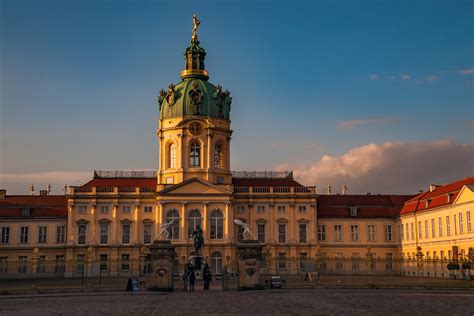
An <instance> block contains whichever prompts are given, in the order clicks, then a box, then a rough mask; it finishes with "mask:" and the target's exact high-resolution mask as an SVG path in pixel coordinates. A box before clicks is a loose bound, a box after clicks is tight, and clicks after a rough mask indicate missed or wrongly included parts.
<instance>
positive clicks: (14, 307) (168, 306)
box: [0, 289, 474, 316]
mask: <svg viewBox="0 0 474 316" xmlns="http://www.w3.org/2000/svg"><path fill="white" fill-rule="evenodd" d="M414 312H417V313H424V314H429V315H448V314H449V315H473V313H474V293H473V292H472V291H424V290H423V291H422V290H366V289H359V290H352V289H350V290H347V289H309V290H286V289H283V290H263V291H247V292H238V291H212V290H211V291H209V292H204V291H202V290H201V289H199V290H198V291H196V292H174V293H151V292H138V293H125V292H120V293H118V292H111V293H82V294H49V295H34V296H32V295H27V296H20V295H6V296H0V315H2V316H3V315H37V316H38V315H57V314H59V315H60V314H67V315H104V314H114V315H115V314H116V315H130V314H134V315H166V314H193V315H200V314H214V315H223V314H242V315H243V314H261V315H262V314H280V315H287V314H293V315H295V314H299V315H334V314H339V315H340V314H344V315H349V314H350V315H361V314H370V315H384V314H385V315H401V314H405V315H406V314H407V313H410V314H411V313H414Z"/></svg>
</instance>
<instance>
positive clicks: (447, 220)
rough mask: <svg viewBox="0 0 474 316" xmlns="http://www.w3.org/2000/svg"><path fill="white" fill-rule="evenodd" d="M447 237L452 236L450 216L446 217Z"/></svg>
mask: <svg viewBox="0 0 474 316" xmlns="http://www.w3.org/2000/svg"><path fill="white" fill-rule="evenodd" d="M446 236H451V223H450V222H449V215H448V216H446Z"/></svg>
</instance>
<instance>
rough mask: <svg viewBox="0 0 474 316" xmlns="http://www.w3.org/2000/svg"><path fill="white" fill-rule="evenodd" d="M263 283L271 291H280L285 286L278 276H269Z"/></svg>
mask: <svg viewBox="0 0 474 316" xmlns="http://www.w3.org/2000/svg"><path fill="white" fill-rule="evenodd" d="M265 283H266V284H267V286H268V287H269V288H271V289H281V287H282V286H283V285H284V284H285V281H284V280H282V279H281V276H279V275H271V276H270V279H269V280H266V281H265Z"/></svg>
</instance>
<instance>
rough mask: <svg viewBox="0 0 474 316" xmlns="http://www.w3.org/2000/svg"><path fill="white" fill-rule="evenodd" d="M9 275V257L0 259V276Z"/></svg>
mask: <svg viewBox="0 0 474 316" xmlns="http://www.w3.org/2000/svg"><path fill="white" fill-rule="evenodd" d="M7 273H8V257H0V274H7Z"/></svg>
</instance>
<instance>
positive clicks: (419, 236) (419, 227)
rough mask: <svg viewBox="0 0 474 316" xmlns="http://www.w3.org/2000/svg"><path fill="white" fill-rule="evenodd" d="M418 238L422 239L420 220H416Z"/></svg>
mask: <svg viewBox="0 0 474 316" xmlns="http://www.w3.org/2000/svg"><path fill="white" fill-rule="evenodd" d="M418 239H423V230H422V228H421V221H418Z"/></svg>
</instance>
